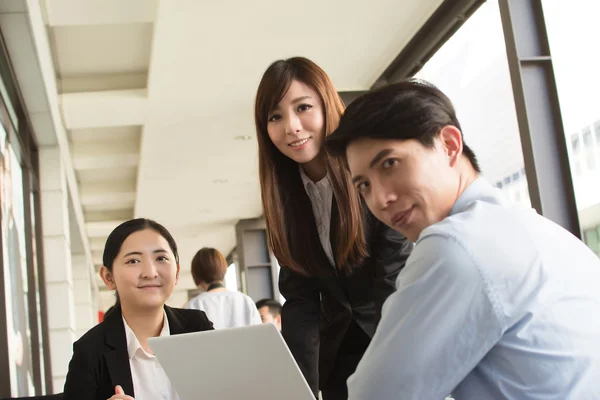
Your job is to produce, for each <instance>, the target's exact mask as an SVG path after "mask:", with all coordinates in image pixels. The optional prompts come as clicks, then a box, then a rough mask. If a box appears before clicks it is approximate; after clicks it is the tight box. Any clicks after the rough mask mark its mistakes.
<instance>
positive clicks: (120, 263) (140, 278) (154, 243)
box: [112, 229, 179, 308]
mask: <svg viewBox="0 0 600 400" xmlns="http://www.w3.org/2000/svg"><path fill="white" fill-rule="evenodd" d="M112 275H113V280H114V284H115V286H116V289H117V292H118V293H119V298H120V299H121V304H122V305H128V306H129V307H135V308H153V307H158V306H162V305H163V304H164V303H165V301H167V299H168V298H169V296H170V295H171V293H172V292H173V288H174V286H175V283H176V282H177V279H178V276H179V266H178V265H177V263H176V261H175V256H174V254H173V251H172V250H171V248H170V247H169V243H168V242H167V241H166V240H165V238H164V237H162V236H161V235H160V234H159V233H157V232H156V231H154V230H152V229H144V230H142V231H138V232H135V233H132V234H131V235H129V237H128V238H127V239H126V240H125V241H124V242H123V245H122V246H121V251H120V252H119V254H118V255H117V257H116V258H115V260H114V262H113V271H112Z"/></svg>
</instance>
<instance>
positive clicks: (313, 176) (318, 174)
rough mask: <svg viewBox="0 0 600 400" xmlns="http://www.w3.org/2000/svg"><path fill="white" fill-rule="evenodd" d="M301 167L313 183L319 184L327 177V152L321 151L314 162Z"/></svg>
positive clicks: (311, 161)
mask: <svg viewBox="0 0 600 400" xmlns="http://www.w3.org/2000/svg"><path fill="white" fill-rule="evenodd" d="M300 167H301V168H302V170H303V171H304V173H305V174H306V176H308V177H309V178H310V180H311V181H313V182H315V183H316V182H319V181H320V180H321V179H323V178H325V175H327V157H326V155H325V150H323V149H321V152H320V153H319V154H318V155H317V156H316V157H315V158H313V159H312V160H310V161H309V162H307V163H304V164H300Z"/></svg>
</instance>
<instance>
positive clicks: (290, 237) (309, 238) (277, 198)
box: [254, 57, 368, 276]
mask: <svg viewBox="0 0 600 400" xmlns="http://www.w3.org/2000/svg"><path fill="white" fill-rule="evenodd" d="M294 80H297V81H300V82H302V83H304V84H306V85H307V86H308V87H310V88H311V89H312V90H313V91H314V92H315V93H316V94H318V96H319V98H320V100H321V102H322V104H323V112H324V119H325V135H329V134H330V133H331V132H333V131H334V130H335V129H336V128H337V126H338V123H339V120H340V116H341V115H342V113H343V112H344V103H343V102H342V99H341V98H340V96H339V95H338V93H337V91H336V90H335V88H334V87H333V84H332V83H331V80H330V79H329V77H328V76H327V74H326V73H325V72H324V71H323V70H322V69H321V68H320V67H319V66H318V65H316V64H315V63H313V62H312V61H310V60H308V59H306V58H302V57H294V58H290V59H287V60H279V61H275V62H274V63H273V64H271V65H270V66H269V68H268V69H267V70H266V72H265V73H264V75H263V77H262V80H261V82H260V84H259V86H258V92H257V94H256V103H255V109H254V118H255V123H256V133H257V139H258V151H259V175H260V186H261V195H262V203H263V209H264V215H265V220H266V224H267V237H268V241H269V245H270V246H271V249H272V251H273V253H274V254H275V257H276V258H277V260H278V262H279V263H280V264H281V265H284V266H286V267H289V268H290V269H292V270H294V271H296V272H299V273H301V274H303V275H308V276H316V275H322V274H324V273H328V272H329V270H330V268H329V267H327V268H324V267H323V265H327V264H328V262H327V259H326V258H325V257H324V252H322V251H321V252H315V251H314V249H322V245H321V242H320V240H319V235H318V232H317V228H316V223H315V219H314V215H313V210H312V206H311V202H310V199H309V198H308V196H307V195H306V192H305V190H304V186H303V184H302V180H301V177H300V172H299V168H298V164H297V163H296V162H295V161H294V160H291V159H290V158H288V157H286V156H285V155H283V154H282V153H281V152H280V151H279V150H278V149H277V147H275V145H274V144H273V142H272V141H271V139H270V138H269V134H268V132H267V123H268V115H269V113H270V112H271V111H272V110H273V109H274V108H275V107H276V106H277V104H278V103H279V102H280V101H281V99H282V98H283V96H285V93H286V92H287V91H288V89H289V87H290V85H291V84H292V81H294ZM323 151H324V150H323ZM326 157H327V171H328V173H329V178H330V180H331V184H332V187H333V194H334V197H335V201H336V203H337V209H338V218H337V219H335V220H336V221H338V226H337V227H335V228H336V232H337V234H338V237H337V240H336V244H337V246H336V249H335V254H334V255H333V256H334V259H335V262H336V266H337V268H338V269H340V270H342V271H345V272H350V271H351V270H352V268H354V267H356V266H357V265H359V264H360V263H361V262H362V260H363V259H364V258H365V257H366V256H367V254H368V253H367V245H366V242H365V238H364V232H363V226H362V224H363V220H362V208H361V202H360V198H359V196H358V194H357V193H356V191H355V190H354V188H353V186H352V183H351V182H350V178H349V176H348V175H347V173H346V171H345V168H344V164H343V162H342V160H341V159H340V158H338V157H332V156H329V155H327V156H326ZM333 228H334V227H332V229H333Z"/></svg>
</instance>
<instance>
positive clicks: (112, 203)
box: [81, 192, 135, 211]
mask: <svg viewBox="0 0 600 400" xmlns="http://www.w3.org/2000/svg"><path fill="white" fill-rule="evenodd" d="M81 204H82V205H83V206H84V207H85V208H86V209H88V210H94V211H96V210H97V211H100V210H123V209H133V207H134V206H135V192H127V193H123V192H111V193H96V194H84V193H82V194H81Z"/></svg>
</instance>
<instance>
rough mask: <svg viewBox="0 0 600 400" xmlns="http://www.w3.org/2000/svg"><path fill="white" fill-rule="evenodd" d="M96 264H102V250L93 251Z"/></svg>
mask: <svg viewBox="0 0 600 400" xmlns="http://www.w3.org/2000/svg"><path fill="white" fill-rule="evenodd" d="M92 260H93V261H94V265H102V251H92Z"/></svg>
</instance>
